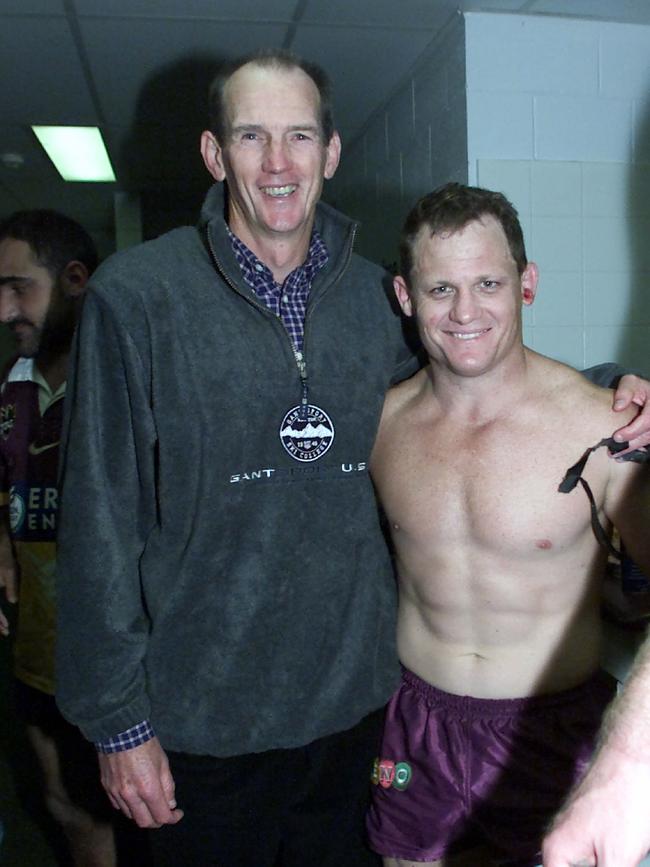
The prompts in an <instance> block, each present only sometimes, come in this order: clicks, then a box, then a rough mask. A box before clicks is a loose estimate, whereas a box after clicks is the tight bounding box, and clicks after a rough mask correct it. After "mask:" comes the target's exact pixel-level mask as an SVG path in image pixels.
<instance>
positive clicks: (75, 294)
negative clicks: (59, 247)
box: [60, 259, 90, 298]
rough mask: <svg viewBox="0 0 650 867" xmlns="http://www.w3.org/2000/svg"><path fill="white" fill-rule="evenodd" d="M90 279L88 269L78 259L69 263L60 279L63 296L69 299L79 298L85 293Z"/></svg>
mask: <svg viewBox="0 0 650 867" xmlns="http://www.w3.org/2000/svg"><path fill="white" fill-rule="evenodd" d="M89 277H90V274H89V273H88V268H86V266H85V265H84V263H83V262H79V261H77V259H73V260H72V261H71V262H68V264H67V265H66V266H65V268H64V269H63V272H62V274H61V277H60V284H61V287H62V289H63V294H64V295H66V296H67V297H68V298H79V297H80V296H81V295H83V293H84V292H85V289H86V284H87V283H88V278H89Z"/></svg>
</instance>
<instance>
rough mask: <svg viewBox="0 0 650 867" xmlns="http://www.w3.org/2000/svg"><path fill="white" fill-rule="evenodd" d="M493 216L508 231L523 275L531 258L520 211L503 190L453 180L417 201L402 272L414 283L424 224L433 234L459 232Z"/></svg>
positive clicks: (407, 227)
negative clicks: (415, 251) (416, 248)
mask: <svg viewBox="0 0 650 867" xmlns="http://www.w3.org/2000/svg"><path fill="white" fill-rule="evenodd" d="M485 216H491V217H494V218H495V220H497V221H498V222H499V223H500V224H501V227H502V229H503V231H504V233H505V236H506V239H507V241H508V247H509V248H510V253H511V254H512V258H513V259H514V260H515V264H516V266H517V271H518V272H519V274H520V275H521V274H523V272H524V270H525V268H526V265H527V264H528V259H527V258H526V247H525V245H524V234H523V232H522V230H521V225H520V223H519V217H518V215H517V211H516V209H515V207H514V205H512V204H511V203H510V202H509V201H508V199H506V197H505V196H504V195H503V194H502V193H495V192H493V191H492V190H484V189H482V188H481V187H468V186H465V185H464V184H458V183H449V184H445V185H444V186H443V187H439V188H438V189H437V190H434V191H433V192H432V193H428V194H427V195H426V196H423V197H422V198H421V199H420V200H419V201H418V202H416V204H415V206H414V207H413V209H412V210H411V211H410V213H409V215H408V216H407V218H406V221H405V223H404V227H403V228H402V233H401V235H400V244H399V253H400V268H401V273H402V276H403V277H404V279H405V280H406V282H407V283H410V280H411V274H412V271H413V265H414V261H413V258H414V257H413V247H414V245H415V243H416V241H417V238H418V235H419V232H420V229H421V228H422V227H424V226H426V228H427V229H428V230H429V231H430V233H431V236H433V235H435V234H438V233H439V232H456V231H458V230H459V229H462V228H464V227H465V226H466V225H467V224H468V223H471V222H473V221H474V220H480V219H481V217H485Z"/></svg>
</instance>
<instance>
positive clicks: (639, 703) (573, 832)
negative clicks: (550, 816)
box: [543, 638, 650, 867]
mask: <svg viewBox="0 0 650 867" xmlns="http://www.w3.org/2000/svg"><path fill="white" fill-rule="evenodd" d="M648 852H650V638H646V640H645V642H644V644H643V646H642V647H641V649H640V650H639V652H638V654H637V658H636V661H635V664H634V666H633V668H632V671H631V673H630V676H629V678H628V680H627V682H626V684H625V687H624V688H623V690H622V692H621V694H620V696H618V698H617V699H616V700H615V701H614V703H613V704H612V706H611V708H610V709H609V710H608V712H607V713H606V715H605V720H604V723H603V727H602V730H601V734H600V745H599V747H598V750H597V752H596V756H595V758H594V761H593V763H592V764H591V766H590V768H589V770H588V772H587V774H586V775H585V777H584V778H583V780H582V782H581V783H580V784H579V785H578V786H577V788H576V789H575V790H574V792H573V793H572V794H571V796H570V798H569V800H568V801H567V804H566V805H565V807H564V808H563V809H562V811H561V812H560V813H559V814H558V815H557V816H556V818H555V820H554V822H553V824H552V826H551V829H550V832H549V834H548V836H547V838H546V840H545V841H544V847H543V854H544V867H567V865H580V867H637V864H638V863H639V862H640V861H641V859H642V858H643V857H644V856H645V855H646V854H647V853H648Z"/></svg>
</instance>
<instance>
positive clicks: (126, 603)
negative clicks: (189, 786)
mask: <svg viewBox="0 0 650 867" xmlns="http://www.w3.org/2000/svg"><path fill="white" fill-rule="evenodd" d="M115 306H117V305H115ZM120 313H121V315H122V319H123V320H124V321H123V322H120V321H118V318H117V316H116V315H115V313H114V311H113V310H111V309H110V307H109V305H107V304H106V303H105V301H103V300H102V298H101V297H100V296H97V295H95V294H94V293H92V292H91V293H90V294H89V296H88V298H87V299H86V302H85V305H84V310H83V315H82V318H81V322H80V325H79V328H78V330H77V335H76V338H75V342H74V344H73V351H72V356H71V370H70V374H69V379H68V387H67V394H66V420H65V424H64V432H63V438H62V445H63V457H62V463H61V479H60V481H61V488H62V496H61V506H60V515H59V535H58V555H57V605H58V634H57V701H58V704H59V706H60V708H61V711H62V712H63V714H64V715H65V716H66V717H67V718H68V719H69V720H70V721H71V722H73V723H74V724H75V725H77V726H79V728H80V729H81V731H82V732H83V733H84V735H85V736H86V737H87V738H88V739H89V740H93V741H97V740H102V739H104V738H107V737H110V736H112V735H114V734H115V733H116V732H121V731H124V730H126V729H128V728H129V727H130V726H132V725H134V724H136V723H138V722H139V721H141V720H143V719H146V718H147V717H148V716H149V710H150V707H149V702H148V698H147V693H146V684H145V677H144V671H143V660H144V657H145V655H146V651H147V642H148V636H149V630H150V624H149V620H148V617H147V612H146V609H145V607H144V605H143V602H142V592H141V586H140V574H139V562H140V559H141V556H142V553H143V549H144V546H145V543H146V539H147V537H148V535H149V533H150V532H151V529H152V527H153V526H154V525H155V522H156V492H155V454H156V437H155V425H154V420H153V412H152V408H151V400H150V384H149V381H150V370H149V368H150V364H149V363H148V355H147V349H146V346H144V348H143V344H145V343H146V339H142V338H141V339H140V340H139V341H136V340H134V339H133V337H132V336H131V334H130V333H129V329H128V328H127V327H126V325H125V324H124V322H127V321H128V311H124V310H122V309H120ZM128 324H129V326H130V325H131V322H130V321H128ZM135 332H136V333H138V334H139V335H145V337H146V327H143V325H142V322H140V324H139V327H136V329H135Z"/></svg>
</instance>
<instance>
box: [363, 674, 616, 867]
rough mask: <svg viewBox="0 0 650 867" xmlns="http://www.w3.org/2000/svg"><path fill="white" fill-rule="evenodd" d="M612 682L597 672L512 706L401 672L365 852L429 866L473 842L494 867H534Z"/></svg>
mask: <svg viewBox="0 0 650 867" xmlns="http://www.w3.org/2000/svg"><path fill="white" fill-rule="evenodd" d="M614 692H615V684H614V682H613V681H612V680H611V679H610V678H609V677H608V676H607V675H605V674H603V673H601V672H598V673H597V674H596V675H594V677H592V678H591V679H590V680H588V681H587V682H586V683H584V684H582V685H580V686H578V687H576V688H574V689H571V690H567V691H565V692H560V693H554V694H552V695H543V696H534V697H532V698H521V699H501V700H494V699H478V698H472V697H471V696H459V695H451V694H449V693H446V692H442V691H441V690H439V689H436V688H435V687H433V686H431V685H430V684H428V683H426V682H425V681H423V680H421V679H420V678H419V677H417V676H416V675H414V674H413V673H412V672H410V671H407V670H406V669H403V671H402V684H401V686H400V687H399V689H398V690H397V692H396V693H395V695H394V696H393V697H392V699H391V701H390V703H389V705H388V708H387V710H386V721H385V727H384V734H383V740H382V745H381V751H380V758H379V759H378V760H377V761H376V763H375V766H374V768H373V773H372V781H373V783H374V784H375V785H374V786H373V793H372V802H371V806H370V810H369V813H368V820H367V826H368V834H369V839H370V845H371V847H372V848H373V849H374V850H375V851H376V852H379V853H380V854H381V855H385V856H391V857H393V858H403V859H409V858H410V859H411V860H413V861H436V860H437V859H439V858H442V857H444V856H445V855H446V854H451V853H453V852H455V851H462V850H463V849H467V848H471V846H472V845H475V844H477V843H485V842H488V843H490V844H491V845H492V846H493V847H494V848H495V850H496V851H497V852H499V853H503V858H502V860H498V862H497V863H500V864H503V865H529V864H539V863H540V862H541V857H539V853H540V849H541V841H542V838H543V835H544V829H545V828H546V826H547V824H548V822H549V820H550V819H551V818H552V817H553V815H554V814H555V813H556V811H557V810H558V808H559V807H560V805H561V804H562V801H563V800H564V798H565V796H566V795H567V793H568V792H569V790H570V789H571V787H572V786H573V784H574V783H575V782H576V781H577V780H578V779H579V778H580V777H581V776H582V774H583V773H584V771H585V768H586V765H587V763H588V762H589V758H590V756H591V754H592V752H593V747H594V742H595V738H596V735H597V733H598V729H599V727H600V722H601V718H602V715H603V711H604V710H605V708H606V706H607V705H608V704H609V702H610V701H611V699H612V698H613V697H614Z"/></svg>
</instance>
